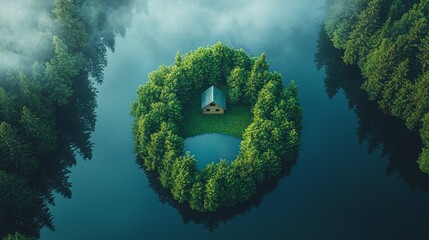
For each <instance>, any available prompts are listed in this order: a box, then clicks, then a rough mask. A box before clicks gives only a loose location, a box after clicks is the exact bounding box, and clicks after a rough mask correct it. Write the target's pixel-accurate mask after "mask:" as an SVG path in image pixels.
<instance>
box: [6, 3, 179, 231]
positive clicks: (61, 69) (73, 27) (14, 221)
mask: <svg viewBox="0 0 429 240" xmlns="http://www.w3.org/2000/svg"><path fill="white" fill-rule="evenodd" d="M107 2H108V3H109V4H107ZM129 2H130V1H127V0H126V1H121V3H117V2H115V1H103V2H102V1H99V0H55V1H51V0H45V1H41V3H40V9H38V10H40V11H44V12H45V13H46V17H47V18H51V19H50V20H52V22H54V24H53V25H52V27H51V28H49V29H44V31H46V32H44V33H43V41H44V44H41V45H43V46H41V47H40V48H41V49H42V50H46V51H45V52H42V53H39V52H38V51H37V55H38V56H35V57H34V58H31V59H32V60H31V61H33V60H34V61H35V62H30V60H29V61H25V62H23V64H21V65H19V66H14V68H13V69H3V68H2V69H1V71H0V238H3V237H4V236H5V235H7V234H12V235H7V236H6V237H5V239H30V238H27V237H25V236H24V235H21V234H20V233H23V234H25V235H27V236H31V237H36V238H37V237H38V236H39V231H40V229H42V228H43V227H48V228H51V229H53V225H52V217H51V215H50V213H49V210H48V204H54V198H53V193H54V192H56V193H59V194H61V195H63V196H65V197H71V190H70V183H69V182H68V173H69V170H68V169H69V168H70V167H71V166H73V165H75V164H76V154H80V155H81V156H82V157H83V158H84V159H90V158H91V156H92V153H91V152H92V143H91V142H90V136H91V133H92V132H93V131H94V128H95V107H96V105H97V103H96V90H95V87H94V84H95V83H97V82H98V83H100V82H101V81H102V79H103V69H104V67H105V66H106V64H107V62H106V51H107V48H111V49H113V48H114V36H115V35H116V33H117V32H118V31H119V32H121V33H123V31H121V29H123V27H121V26H119V25H117V26H115V28H112V26H110V25H108V24H107V23H105V22H106V21H104V20H105V19H107V18H108V16H107V14H109V13H108V12H106V11H105V10H106V9H109V8H110V7H113V6H112V5H115V7H113V8H117V7H118V6H121V4H124V6H125V5H126V4H129ZM123 10H125V9H124V8H123ZM103 11H104V12H103ZM90 12H91V14H89V13H90ZM103 16H104V20H103ZM29 21H33V22H37V21H38V20H37V19H29ZM97 21H98V23H96V22H97ZM103 21H104V23H101V22H103ZM0 46H1V48H2V49H5V50H7V51H12V52H16V53H17V54H19V53H21V51H22V50H21V49H15V48H16V46H14V45H13V44H5V43H0ZM33 47H35V48H37V47H39V46H38V45H35V46H33ZM39 55H40V56H39ZM35 59H37V61H36V60H35ZM91 77H93V78H91ZM166 99H169V100H172V101H173V100H174V99H171V98H168V97H166ZM161 110H164V111H169V112H170V114H171V115H172V116H171V117H177V116H178V115H177V114H178V113H179V112H180V109H172V108H171V106H168V105H167V106H162V108H161ZM161 114H163V112H162V113H161ZM174 114H176V115H174ZM171 131H173V130H170V129H169V132H167V133H168V134H167V135H166V137H165V139H166V141H167V140H168V141H170V142H172V143H171V145H173V147H171V146H169V145H168V146H166V147H165V149H166V150H169V149H172V148H176V145H180V144H183V143H181V142H180V141H177V140H175V139H174V135H173V137H172V133H171ZM180 146H182V145H180ZM179 154H180V153H179ZM173 156H174V158H176V157H177V156H179V155H178V154H177V153H175V155H173ZM165 164H167V163H165ZM15 232H17V233H15ZM18 232H19V233H18ZM13 233H15V234H13Z"/></svg>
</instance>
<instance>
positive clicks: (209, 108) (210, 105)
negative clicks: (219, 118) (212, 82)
mask: <svg viewBox="0 0 429 240" xmlns="http://www.w3.org/2000/svg"><path fill="white" fill-rule="evenodd" d="M225 110H226V97H225V95H224V94H223V92H222V91H221V90H220V89H219V88H217V87H215V86H211V87H209V88H208V89H207V90H205V91H204V92H203V93H202V94H201V111H202V113H203V114H224V113H225Z"/></svg>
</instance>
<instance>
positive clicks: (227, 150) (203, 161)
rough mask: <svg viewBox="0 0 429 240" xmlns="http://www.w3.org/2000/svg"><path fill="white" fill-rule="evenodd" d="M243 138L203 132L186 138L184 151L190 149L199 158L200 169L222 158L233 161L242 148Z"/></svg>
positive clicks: (198, 165)
mask: <svg viewBox="0 0 429 240" xmlns="http://www.w3.org/2000/svg"><path fill="white" fill-rule="evenodd" d="M240 142H241V139H239V138H236V137H233V136H228V135H224V134H218V133H211V134H203V135H199V136H195V137H190V138H187V139H185V147H184V152H187V151H189V152H190V153H191V154H192V155H195V158H196V159H197V160H198V162H197V167H198V169H203V168H204V166H205V165H207V164H209V163H211V162H215V163H216V162H219V160H220V159H225V160H228V161H232V160H234V159H235V158H236V156H237V154H238V151H239V150H240Z"/></svg>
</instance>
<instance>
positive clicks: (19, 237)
mask: <svg viewBox="0 0 429 240" xmlns="http://www.w3.org/2000/svg"><path fill="white" fill-rule="evenodd" d="M33 239H34V238H30V237H27V236H25V235H23V234H21V233H19V232H16V233H15V234H9V235H7V236H6V237H4V238H3V240H33Z"/></svg>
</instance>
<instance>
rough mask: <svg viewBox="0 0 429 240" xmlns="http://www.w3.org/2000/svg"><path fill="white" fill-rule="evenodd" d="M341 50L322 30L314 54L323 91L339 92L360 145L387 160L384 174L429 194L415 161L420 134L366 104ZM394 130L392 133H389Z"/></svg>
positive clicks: (358, 80) (353, 69)
mask: <svg viewBox="0 0 429 240" xmlns="http://www.w3.org/2000/svg"><path fill="white" fill-rule="evenodd" d="M342 54H343V51H342V50H340V49H336V48H334V46H333V45H332V42H331V41H330V40H329V39H328V37H327V36H326V32H325V31H324V29H323V28H322V29H321V31H320V37H319V41H318V51H317V53H316V65H317V68H318V69H321V68H323V69H324V71H325V72H326V77H325V88H326V93H327V94H328V96H329V98H333V97H335V96H336V95H337V93H338V92H339V91H342V92H343V93H344V95H345V96H346V97H347V99H348V105H349V107H350V109H353V110H354V111H355V113H356V116H357V119H358V128H357V130H356V134H357V136H358V140H359V143H360V144H367V145H368V152H369V153H371V152H374V151H376V150H377V149H380V150H381V154H382V155H383V156H386V157H387V158H388V160H389V162H388V165H387V167H386V173H387V175H389V176H390V175H393V174H398V176H399V177H400V178H402V179H403V181H404V183H406V184H407V185H408V186H409V187H410V188H411V189H413V190H417V191H419V192H428V191H429V175H427V174H425V173H423V172H422V171H421V170H420V169H419V166H418V163H417V162H416V161H415V160H416V159H417V158H418V156H419V154H420V152H421V148H422V142H421V139H420V135H419V133H418V132H416V131H412V130H409V129H407V128H406V126H405V125H404V124H403V121H402V120H400V119H399V118H397V117H394V116H391V115H388V114H385V113H384V112H382V111H380V109H379V107H378V105H377V103H376V102H374V101H369V100H368V97H367V93H366V92H365V90H363V89H362V88H361V85H362V83H363V82H364V79H363V77H362V75H361V74H360V70H359V68H358V67H357V66H356V65H346V64H345V63H344V62H343V59H342ZM392 129H395V131H392Z"/></svg>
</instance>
